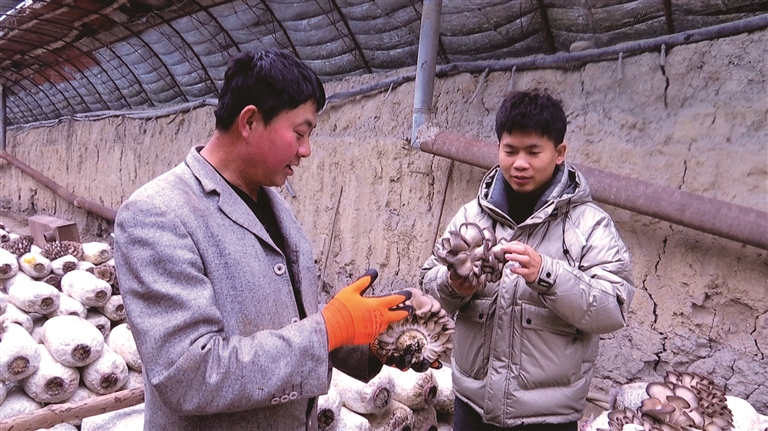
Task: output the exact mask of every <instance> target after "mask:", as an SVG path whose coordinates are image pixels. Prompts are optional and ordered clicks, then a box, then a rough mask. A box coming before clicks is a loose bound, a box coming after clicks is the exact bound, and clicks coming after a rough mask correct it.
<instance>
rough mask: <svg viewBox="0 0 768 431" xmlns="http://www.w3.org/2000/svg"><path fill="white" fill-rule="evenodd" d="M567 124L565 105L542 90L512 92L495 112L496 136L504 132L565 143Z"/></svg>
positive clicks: (499, 137)
mask: <svg viewBox="0 0 768 431" xmlns="http://www.w3.org/2000/svg"><path fill="white" fill-rule="evenodd" d="M567 125H568V122H567V120H566V118H565V111H564V110H563V104H562V103H561V102H560V101H559V100H557V99H555V98H554V97H552V96H551V95H550V94H549V93H547V92H546V91H542V90H537V89H534V90H530V91H519V92H515V93H510V94H509V95H507V97H506V98H505V99H504V101H503V102H501V106H500V107H499V110H498V111H497V112H496V137H497V138H498V139H499V141H501V135H503V134H504V133H507V134H512V133H534V134H537V135H539V136H543V137H545V138H547V139H549V140H550V141H552V142H554V144H555V147H557V146H558V145H560V144H562V143H563V139H564V138H565V129H566V127H567Z"/></svg>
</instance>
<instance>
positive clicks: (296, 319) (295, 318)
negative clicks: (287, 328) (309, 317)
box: [291, 317, 299, 323]
mask: <svg viewBox="0 0 768 431" xmlns="http://www.w3.org/2000/svg"><path fill="white" fill-rule="evenodd" d="M291 323H299V318H298V317H294V318H293V319H291Z"/></svg>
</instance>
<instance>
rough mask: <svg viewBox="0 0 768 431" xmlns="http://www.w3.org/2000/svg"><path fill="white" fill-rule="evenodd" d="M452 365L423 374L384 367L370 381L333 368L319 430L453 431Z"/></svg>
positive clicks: (321, 401) (322, 399)
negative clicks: (366, 381) (364, 381)
mask: <svg viewBox="0 0 768 431" xmlns="http://www.w3.org/2000/svg"><path fill="white" fill-rule="evenodd" d="M453 401H454V398H453V386H452V385H451V368H450V367H448V366H445V367H442V368H440V369H432V368H430V369H428V370H427V371H425V372H421V373H419V372H416V371H413V370H408V371H400V370H398V369H397V368H394V367H389V366H385V367H383V368H382V370H381V372H380V373H379V374H378V375H377V376H376V377H374V378H373V379H371V380H370V381H369V382H368V383H363V382H361V381H359V380H357V379H355V378H353V377H350V376H348V375H347V374H344V373H343V372H341V371H339V370H337V369H335V368H334V369H333V374H332V377H331V388H330V389H329V391H328V393H327V394H326V395H322V396H320V397H319V398H318V406H317V420H318V428H319V429H320V430H321V431H352V430H354V431H405V430H412V431H439V430H451V429H453V427H452V425H451V424H452V423H453Z"/></svg>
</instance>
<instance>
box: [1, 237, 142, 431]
mask: <svg viewBox="0 0 768 431" xmlns="http://www.w3.org/2000/svg"><path fill="white" fill-rule="evenodd" d="M2 240H5V241H3V242H0V421H2V420H4V419H8V418H10V417H13V416H17V415H21V414H26V413H31V412H32V411H34V410H36V409H39V408H42V407H44V406H45V405H47V404H51V403H64V402H79V401H83V400H86V399H88V398H91V397H95V396H99V395H105V394H109V393H112V392H116V391H118V390H121V389H130V388H132V387H137V386H141V385H142V378H141V359H140V358H139V355H138V352H137V350H136V343H135V342H134V339H133V335H132V334H131V331H130V328H129V327H128V324H127V323H125V310H124V307H123V301H122V297H121V296H120V291H119V285H118V283H117V277H116V273H115V265H114V260H113V259H112V248H111V246H110V245H109V244H106V243H101V242H85V243H75V242H71V241H61V242H52V243H48V244H46V245H45V247H43V248H40V247H37V246H36V245H34V244H33V238H32V237H31V236H29V235H22V236H18V235H14V234H5V235H2V236H0V241H2ZM73 425H79V423H78V422H74V423H73Z"/></svg>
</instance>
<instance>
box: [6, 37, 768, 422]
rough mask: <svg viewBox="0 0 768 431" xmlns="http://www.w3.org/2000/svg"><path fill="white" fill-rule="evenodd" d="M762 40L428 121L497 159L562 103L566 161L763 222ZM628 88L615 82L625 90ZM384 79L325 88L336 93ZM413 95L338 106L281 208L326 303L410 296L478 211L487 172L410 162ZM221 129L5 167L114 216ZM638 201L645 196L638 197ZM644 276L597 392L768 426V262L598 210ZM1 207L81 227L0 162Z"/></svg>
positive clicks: (207, 120)
mask: <svg viewBox="0 0 768 431" xmlns="http://www.w3.org/2000/svg"><path fill="white" fill-rule="evenodd" d="M766 46H768V32H765V31H763V32H759V33H755V34H750V35H740V36H737V37H732V38H728V39H722V40H717V41H709V42H703V43H698V44H694V45H687V46H680V47H676V48H674V49H672V50H670V51H669V52H668V55H667V57H666V61H665V62H664V64H663V65H662V64H660V56H659V54H658V53H656V54H644V55H639V56H634V57H629V58H625V59H624V61H623V64H622V68H621V73H619V64H618V63H617V62H615V61H611V62H599V63H593V64H589V65H586V66H584V67H581V68H577V69H575V70H568V71H562V70H538V71H523V72H520V71H518V72H517V73H516V74H515V75H514V80H513V79H512V78H513V77H512V73H510V72H504V73H502V72H499V73H491V74H490V75H489V76H488V77H487V80H486V81H485V83H484V85H483V86H482V87H481V88H480V91H479V92H478V94H477V97H475V98H474V99H472V96H473V94H474V93H475V91H476V89H477V87H478V82H479V81H480V79H479V78H480V77H479V76H473V75H470V74H462V75H456V76H451V77H447V78H444V79H439V80H438V81H437V82H436V85H435V99H434V103H435V115H434V120H435V122H436V123H437V124H438V125H439V126H441V127H444V128H446V129H450V130H452V131H456V132H460V133H463V134H466V135H469V136H473V137H476V138H479V139H482V140H485V141H488V142H489V144H488V145H493V144H494V134H493V122H494V115H495V111H496V108H497V106H498V105H499V103H500V102H501V100H502V98H503V96H504V94H505V93H506V92H507V91H508V89H509V88H510V86H511V85H512V86H513V87H514V88H515V89H524V88H530V87H534V86H537V87H542V88H546V89H548V90H550V91H551V92H553V93H554V94H556V95H558V96H559V97H560V98H562V99H563V102H564V105H565V107H566V112H567V114H568V117H569V131H568V133H567V135H566V141H567V142H568V143H569V155H568V159H569V160H571V161H573V162H576V163H580V164H584V165H588V166H592V167H596V168H600V169H604V170H607V171H611V172H615V173H619V174H622V175H627V176H631V177H635V178H641V179H646V180H651V181H654V182H657V183H660V184H664V185H666V186H670V187H674V188H678V189H681V190H685V191H688V192H692V193H698V194H701V195H704V196H708V197H712V198H715V199H720V200H723V201H727V202H732V203H736V204H740V205H744V206H747V207H751V208H755V209H758V210H761V211H768V144H767V143H766V142H768V63H767V62H766V51H765V47H766ZM620 75H621V76H620ZM378 79H382V76H365V77H356V78H351V79H347V80H345V81H341V82H332V83H329V84H328V85H327V92H328V94H333V93H335V92H338V91H342V90H346V89H351V88H356V87H358V86H360V85H364V84H367V83H371V82H373V81H374V80H378ZM413 91H414V85H413V83H409V84H405V85H402V86H400V87H398V88H394V89H392V91H391V92H389V93H387V92H382V93H378V94H375V95H369V96H362V97H359V98H357V99H355V100H351V101H347V102H344V103H341V104H338V105H333V106H330V107H328V108H327V109H326V110H325V111H324V112H323V113H322V115H321V117H320V126H319V127H318V129H317V130H316V132H315V134H314V139H313V155H312V157H311V158H309V159H307V160H305V161H304V162H303V163H302V165H301V167H300V168H298V170H297V173H296V175H295V176H294V177H292V178H291V179H290V180H289V183H288V186H286V187H283V188H282V192H283V193H284V195H285V196H286V197H287V199H288V200H289V201H290V202H291V203H292V205H293V206H294V209H295V211H296V214H297V217H298V218H299V220H300V221H301V222H302V224H303V225H304V226H305V228H306V231H307V233H308V235H309V236H310V238H311V239H312V241H313V243H314V246H315V254H316V261H317V265H318V271H319V272H320V274H321V275H322V278H323V281H324V283H325V286H324V288H325V289H326V290H327V291H333V290H334V289H335V288H338V287H340V286H343V285H345V284H346V283H347V282H348V281H349V280H351V279H352V278H354V277H356V276H357V275H359V274H361V273H362V272H363V271H364V270H365V269H367V268H369V267H374V268H377V269H378V270H379V272H380V277H379V281H378V282H377V285H376V286H375V291H376V292H377V293H381V292H386V291H390V290H394V289H399V288H402V287H407V286H414V285H415V282H416V275H417V268H418V267H419V265H420V264H421V263H422V262H423V261H424V260H425V259H426V258H427V256H428V255H429V254H430V250H431V247H432V244H433V241H434V240H435V237H436V235H437V234H438V233H439V232H441V231H442V230H443V229H444V227H445V225H446V223H447V222H448V220H450V218H451V217H452V215H453V214H454V212H455V211H456V210H457V209H458V208H459V207H460V206H461V205H462V204H463V203H465V202H467V201H468V200H471V199H473V198H474V196H475V194H476V190H477V186H478V183H479V180H480V178H481V176H482V174H483V171H482V170H481V169H477V168H473V167H470V166H467V165H463V164H460V163H455V162H451V161H450V160H446V159H443V158H437V157H434V156H431V155H428V154H424V153H420V152H418V151H414V150H412V149H411V146H410V144H409V142H408V141H407V139H408V137H409V136H410V132H411V131H410V127H411V113H412V103H413V102H412V100H413ZM212 130H213V115H212V108H201V109H198V110H195V111H192V112H188V113H183V114H178V115H175V116H172V117H164V118H159V119H156V120H151V121H139V120H131V119H125V118H113V119H107V120H102V121H97V122H65V123H61V124H59V125H56V126H54V127H48V128H37V129H32V130H27V131H20V130H11V131H9V142H8V145H7V148H8V151H9V152H10V153H12V154H14V155H16V156H17V157H18V158H20V159H22V160H24V161H25V162H26V163H28V164H29V165H31V166H32V167H34V168H35V169H37V170H39V171H41V172H43V173H45V174H46V175H48V176H49V177H50V178H52V179H54V180H55V181H57V182H58V183H59V184H61V185H63V186H64V187H65V188H67V189H69V190H71V191H73V192H74V193H76V194H77V195H80V196H82V197H85V198H88V199H92V200H95V201H98V202H100V203H102V204H104V205H107V206H110V207H113V208H117V207H118V206H119V205H120V203H121V202H122V201H123V200H125V199H126V198H127V197H128V196H129V195H130V194H131V193H132V192H133V191H134V190H135V189H136V188H137V187H139V186H140V185H142V184H144V183H145V182H147V181H148V180H150V179H151V178H153V177H155V176H156V175H158V174H160V173H162V172H164V171H166V170H167V169H169V168H171V167H172V166H174V165H175V164H177V163H179V162H180V161H181V160H183V157H184V155H185V154H186V153H187V151H188V149H189V148H190V147H191V146H192V145H197V144H204V143H205V142H206V140H207V139H208V137H209V136H210V134H211V132H212ZM637 192H638V193H641V192H642V191H641V190H638V191H637ZM604 208H606V210H607V211H608V212H609V213H610V214H611V215H612V216H613V217H614V220H615V221H616V222H617V225H618V228H619V230H620V232H621V234H622V237H623V239H624V240H625V242H626V243H627V245H628V246H629V248H630V250H631V252H632V255H633V260H634V273H635V278H636V280H637V288H638V289H637V293H636V295H635V299H634V302H633V303H632V307H631V314H630V324H629V326H628V327H627V328H625V329H623V330H621V331H618V332H616V333H614V334H611V335H609V336H606V337H605V338H604V340H603V343H602V347H601V356H600V360H599V367H598V369H597V373H596V378H595V381H594V389H595V391H598V392H604V393H605V392H607V390H608V389H609V388H610V387H612V386H614V385H615V384H616V383H624V382H629V381H635V380H653V379H659V378H660V377H661V376H663V375H664V373H665V372H666V371H667V370H668V369H671V368H674V369H676V370H690V371H694V372H699V373H703V374H706V375H709V376H711V377H713V378H714V379H715V380H716V381H718V382H719V383H721V384H725V385H726V387H727V391H728V393H730V394H733V395H737V396H740V397H743V398H745V399H747V400H749V401H750V402H751V403H752V404H753V405H754V406H756V407H757V408H758V410H759V411H761V412H762V413H763V414H766V413H767V412H768V386H766V384H765V382H766V380H768V358H766V354H768V281H767V280H768V253H767V252H765V251H762V250H758V249H756V248H752V247H749V246H745V245H742V244H738V243H735V242H732V241H728V240H725V239H720V238H716V237H712V236H709V235H707V234H703V233H700V232H696V231H693V230H690V229H686V228H683V227H680V226H677V225H673V224H669V223H666V222H661V221H659V220H655V219H652V218H648V217H645V216H640V215H637V214H633V213H630V212H627V211H624V210H620V209H617V208H612V207H608V206H605V205H604ZM0 209H4V210H10V211H13V212H17V213H27V214H33V213H36V212H37V213H45V214H52V215H55V216H57V217H61V218H66V219H70V220H74V221H76V222H77V224H78V226H79V227H80V229H81V230H83V231H88V232H90V233H93V234H94V235H102V236H104V235H107V234H108V233H109V232H111V227H112V226H111V223H109V222H108V221H105V220H101V219H99V218H98V217H93V216H88V215H87V214H85V213H84V212H83V211H82V210H79V209H77V208H74V207H72V206H71V205H69V204H68V203H66V202H65V201H63V200H62V199H61V198H58V197H56V196H54V195H53V194H52V193H51V192H50V191H48V190H47V189H45V188H44V187H42V186H40V185H39V184H37V183H36V182H34V181H33V180H31V179H30V178H28V177H26V176H25V175H24V174H22V173H21V172H19V171H18V170H16V169H14V168H12V167H10V166H8V165H7V164H5V163H2V164H0Z"/></svg>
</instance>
